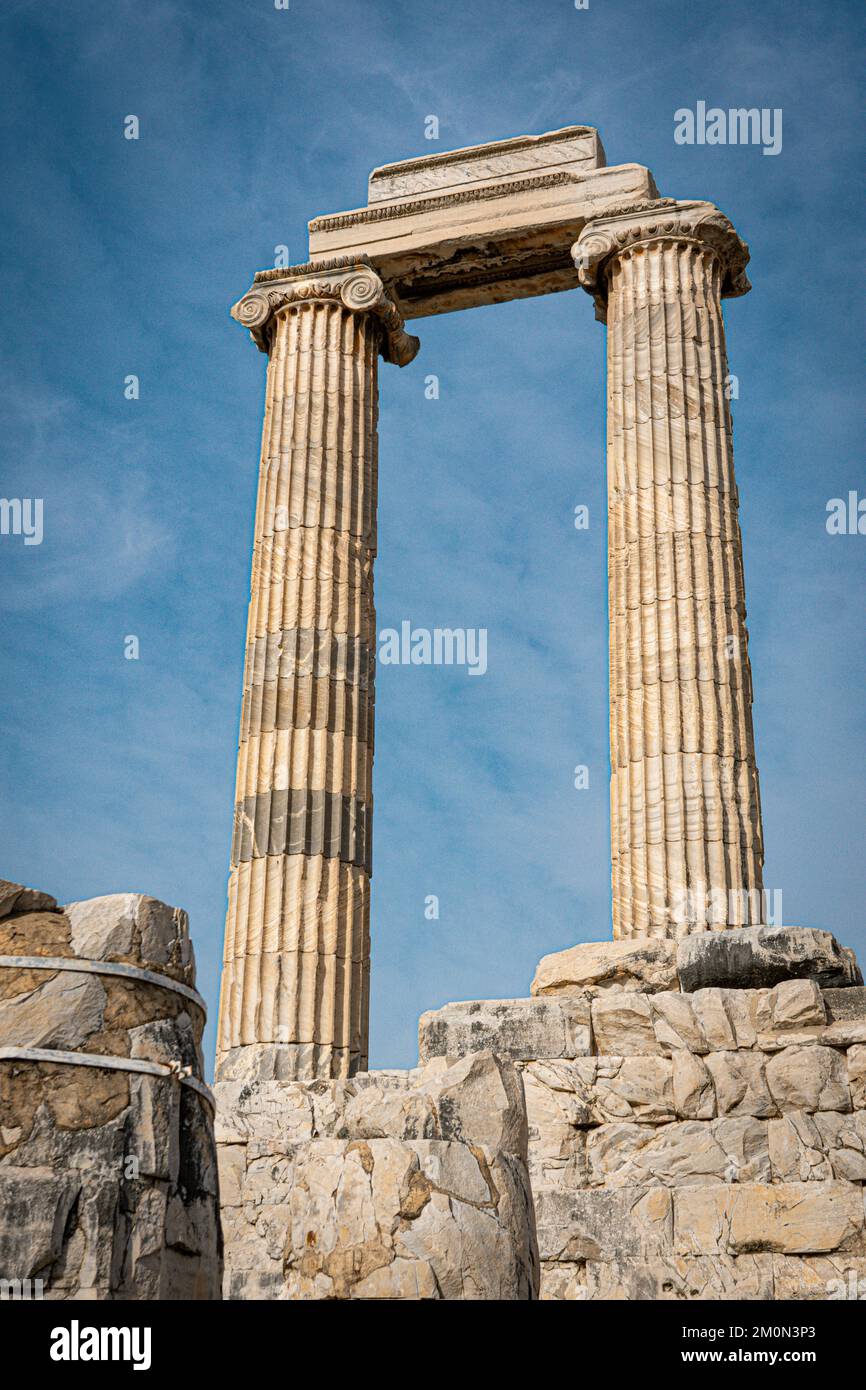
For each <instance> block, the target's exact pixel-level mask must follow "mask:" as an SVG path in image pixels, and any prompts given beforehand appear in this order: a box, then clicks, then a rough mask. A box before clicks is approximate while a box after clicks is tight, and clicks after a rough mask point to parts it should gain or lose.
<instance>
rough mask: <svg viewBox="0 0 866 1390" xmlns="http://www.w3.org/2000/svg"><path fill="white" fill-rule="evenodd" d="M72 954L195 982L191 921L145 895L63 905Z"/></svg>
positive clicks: (115, 896)
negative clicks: (116, 962) (69, 930)
mask: <svg viewBox="0 0 866 1390" xmlns="http://www.w3.org/2000/svg"><path fill="white" fill-rule="evenodd" d="M63 912H64V915H65V916H66V918H67V920H68V921H69V923H70V925H71V938H70V940H71V945H72V952H73V954H74V955H76V956H81V957H82V958H84V959H89V960H111V961H121V962H126V963H128V964H130V965H137V966H140V967H142V968H144V969H145V970H155V971H157V972H159V973H161V974H163V975H168V976H170V977H171V978H172V979H174V980H180V981H181V982H182V983H183V984H194V983H195V957H194V955H193V948H192V942H191V940H190V937H189V918H188V917H187V914H186V913H185V912H184V911H183V910H182V909H181V908H178V907H170V906H169V905H168V903H162V902H159V900H158V899H157V898H149V897H147V896H146V895H145V894H144V893H111V894H109V895H108V896H106V897H103V898H88V899H87V900H86V901H84V902H77V903H67V904H66V906H65V907H64V909H63Z"/></svg>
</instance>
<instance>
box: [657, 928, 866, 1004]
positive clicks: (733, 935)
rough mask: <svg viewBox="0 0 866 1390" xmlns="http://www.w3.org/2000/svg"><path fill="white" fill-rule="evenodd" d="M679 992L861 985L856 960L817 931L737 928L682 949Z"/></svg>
mask: <svg viewBox="0 0 866 1390" xmlns="http://www.w3.org/2000/svg"><path fill="white" fill-rule="evenodd" d="M677 971H678V974H679V980H680V988H681V989H683V990H685V991H686V992H688V993H692V992H693V991H694V990H697V989H704V988H706V987H707V986H724V987H726V988H731V989H767V988H771V987H772V986H773V985H777V984H779V983H780V982H781V981H782V980H798V979H809V980H815V981H817V983H818V984H819V985H823V986H824V987H825V988H832V987H834V986H845V985H859V984H862V977H861V975H860V971H859V969H858V966H857V963H856V961H855V960H854V957H853V955H852V954H851V953H850V952H849V951H845V950H844V949H843V948H842V947H841V946H840V945H839V942H838V941H837V940H836V938H835V937H834V936H833V935H832V934H831V933H830V932H827V931H821V930H819V929H818V928H816V927H738V928H737V929H736V930H735V931H724V932H698V933H694V934H693V935H691V936H686V937H683V938H682V939H681V940H680V942H679V943H678V946H677Z"/></svg>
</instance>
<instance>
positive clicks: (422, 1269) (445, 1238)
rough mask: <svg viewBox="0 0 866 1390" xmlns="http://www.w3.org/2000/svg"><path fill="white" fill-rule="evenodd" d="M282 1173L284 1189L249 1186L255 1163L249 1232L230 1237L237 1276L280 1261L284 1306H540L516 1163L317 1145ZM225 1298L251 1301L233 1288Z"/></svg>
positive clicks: (418, 1150) (290, 1159)
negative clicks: (318, 1302)
mask: <svg viewBox="0 0 866 1390" xmlns="http://www.w3.org/2000/svg"><path fill="white" fill-rule="evenodd" d="M284 1162H285V1163H286V1164H287V1165H288V1167H289V1169H290V1171H291V1177H290V1179H287V1178H286V1177H285V1175H283V1177H282V1179H281V1181H280V1182H278V1183H277V1184H276V1185H274V1184H271V1186H270V1187H268V1181H267V1179H268V1173H267V1172H263V1174H262V1180H261V1182H260V1183H259V1184H251V1183H250V1182H249V1178H250V1177H255V1170H256V1164H254V1165H253V1166H252V1169H251V1170H250V1172H249V1173H248V1175H247V1183H246V1185H245V1190H244V1203H243V1215H244V1218H245V1228H240V1229H238V1227H237V1225H231V1226H229V1227H228V1228H227V1232H226V1235H227V1258H228V1260H229V1262H230V1269H231V1272H232V1273H233V1274H235V1275H237V1274H239V1273H242V1272H243V1269H244V1267H246V1268H247V1269H252V1270H253V1271H258V1270H261V1271H264V1272H266V1273H267V1272H270V1273H273V1272H274V1267H275V1266H276V1265H277V1263H278V1262H280V1261H282V1262H283V1267H284V1270H285V1288H284V1292H283V1295H282V1296H284V1297H287V1298H290V1299H301V1300H308V1299H320V1298H338V1299H368V1298H369V1299H380V1298H440V1299H441V1298H445V1299H487V1300H498V1299H528V1298H531V1297H532V1296H533V1294H534V1289H535V1284H536V1277H537V1276H536V1271H535V1257H534V1245H533V1233H532V1222H531V1210H532V1209H531V1201H530V1198H529V1190H528V1185H527V1183H526V1175H525V1170H524V1169H523V1168H522V1166H521V1165H520V1164H519V1163H518V1162H516V1161H514V1160H512V1159H510V1158H509V1156H508V1155H505V1154H501V1153H500V1154H492V1153H490V1152H488V1151H484V1150H482V1149H476V1150H473V1149H471V1148H470V1147H469V1146H468V1145H466V1144H462V1143H459V1142H456V1141H454V1142H450V1141H440V1140H413V1141H400V1140H396V1139H371V1140H340V1139H317V1140H313V1141H312V1142H311V1143H307V1144H302V1145H299V1146H297V1147H296V1148H295V1150H294V1151H293V1152H291V1153H289V1154H288V1155H287V1156H286V1158H285V1160H284ZM258 1164H259V1165H260V1166H262V1165H263V1166H264V1168H265V1169H267V1166H268V1165H267V1164H266V1162H265V1160H258ZM264 1194H267V1198H266V1199H265V1197H264ZM258 1246H261V1247H262V1248H261V1250H260V1252H259V1251H258V1250H257V1247H258ZM251 1247H252V1248H251ZM236 1254H237V1256H238V1258H237V1259H236V1258H235V1255H236ZM229 1292H230V1293H233V1296H243V1295H244V1294H245V1293H248V1290H245V1289H244V1286H243V1285H242V1284H241V1283H239V1281H238V1280H237V1279H236V1280H235V1283H234V1286H232V1285H231V1284H230V1285H229Z"/></svg>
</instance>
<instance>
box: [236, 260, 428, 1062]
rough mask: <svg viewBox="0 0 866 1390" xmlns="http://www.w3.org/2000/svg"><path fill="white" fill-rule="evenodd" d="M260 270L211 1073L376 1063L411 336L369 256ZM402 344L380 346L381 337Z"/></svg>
mask: <svg viewBox="0 0 866 1390" xmlns="http://www.w3.org/2000/svg"><path fill="white" fill-rule="evenodd" d="M332 266H333V267H334V269H333V270H332V273H331V274H330V275H328V276H324V275H323V274H322V273H321V272H318V271H316V272H314V271H313V269H312V268H311V267H306V268H300V269H301V271H302V272H303V273H302V274H301V275H300V276H299V277H297V278H294V279H292V278H291V272H286V273H285V277H287V278H288V284H286V283H284V280H283V279H280V280H278V281H276V282H275V281H273V280H268V279H264V285H265V286H266V287H267V289H261V290H258V289H256V287H255V286H254V289H253V292H252V293H251V294H250V295H248V296H246V298H245V299H244V300H242V301H241V302H240V304H239V305H238V306H237V307H236V310H235V311H233V312H234V313H235V316H236V317H237V318H238V319H240V321H241V322H243V323H246V324H247V325H248V326H250V327H252V329H253V333H254V336H255V337H256V338H257V341H259V343H260V345H262V346H264V347H265V348H266V350H268V352H269V357H270V360H269V365H268V376H267V393H266V404H265V423H264V431H263V440H262V455H261V469H260V474H259V490H258V501H257V507H256V520H255V536H254V543H253V563H252V582H251V594H250V607H249V622H248V630H247V650H246V661H245V669H244V691H243V706H242V714H241V730H240V743H239V752H238V768H237V784H236V800H235V824H234V836H233V842H232V855H231V872H230V878H229V891H228V897H229V902H228V915H227V920H226V934H225V955H224V972H223V986H222V998H221V1006H220V1027H219V1043H218V1052H219V1065H220V1075H221V1076H222V1077H223V1078H225V1077H228V1076H232V1075H234V1076H249V1075H260V1076H279V1077H299V1078H305V1079H310V1078H314V1077H330V1076H345V1075H349V1074H350V1073H352V1072H354V1071H356V1070H358V1069H365V1068H366V1065H367V1031H368V1008H369V970H370V927H369V917H370V874H371V831H372V809H373V796H372V769H373V708H374V675H375V649H376V616H375V608H374V603H373V559H374V555H375V550H376V484H377V435H376V424H377V410H378V404H377V400H378V387H377V371H378V354H379V351H380V350H384V351H385V352H386V354H388V355H390V356H392V360H400V356H401V354H402V356H403V357H404V358H405V359H406V360H408V356H407V354H411V346H410V344H411V342H412V341H414V340H409V339H408V338H407V336H406V335H405V334H403V333H402V331H401V326H398V325H397V323H396V319H395V315H396V311H395V310H394V309H393V306H392V305H391V304H390V301H388V300H387V297H386V296H385V294H384V287H383V286H382V284H381V281H379V280H378V277H377V276H375V274H374V273H373V272H372V271H370V270H369V269H367V268H365V267H364V266H358V265H353V266H351V267H349V268H347V269H343V268H342V267H341V265H340V263H332ZM391 349H392V350H393V352H392V351H390V350H391Z"/></svg>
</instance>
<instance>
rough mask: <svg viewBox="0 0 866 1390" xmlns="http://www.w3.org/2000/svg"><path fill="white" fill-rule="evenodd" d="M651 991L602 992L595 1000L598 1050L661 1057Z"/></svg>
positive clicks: (617, 1055)
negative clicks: (639, 992) (653, 1018)
mask: <svg viewBox="0 0 866 1390" xmlns="http://www.w3.org/2000/svg"><path fill="white" fill-rule="evenodd" d="M654 997H655V996H651V995H647V994H625V993H623V994H602V995H600V996H599V997H598V998H597V999H594V1000H593V1002H592V1034H593V1038H594V1040H595V1046H596V1051H597V1052H599V1053H605V1054H608V1055H610V1056H613V1057H629V1056H638V1055H641V1056H652V1055H658V1056H661V1055H662V1053H663V1052H664V1051H665V1049H664V1048H663V1046H662V1044H661V1043H660V1042H659V1041H658V1039H657V1037H656V1034H655V1030H654V1028H653V1022H652V1014H651V1012H650V999H651V998H654Z"/></svg>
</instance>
